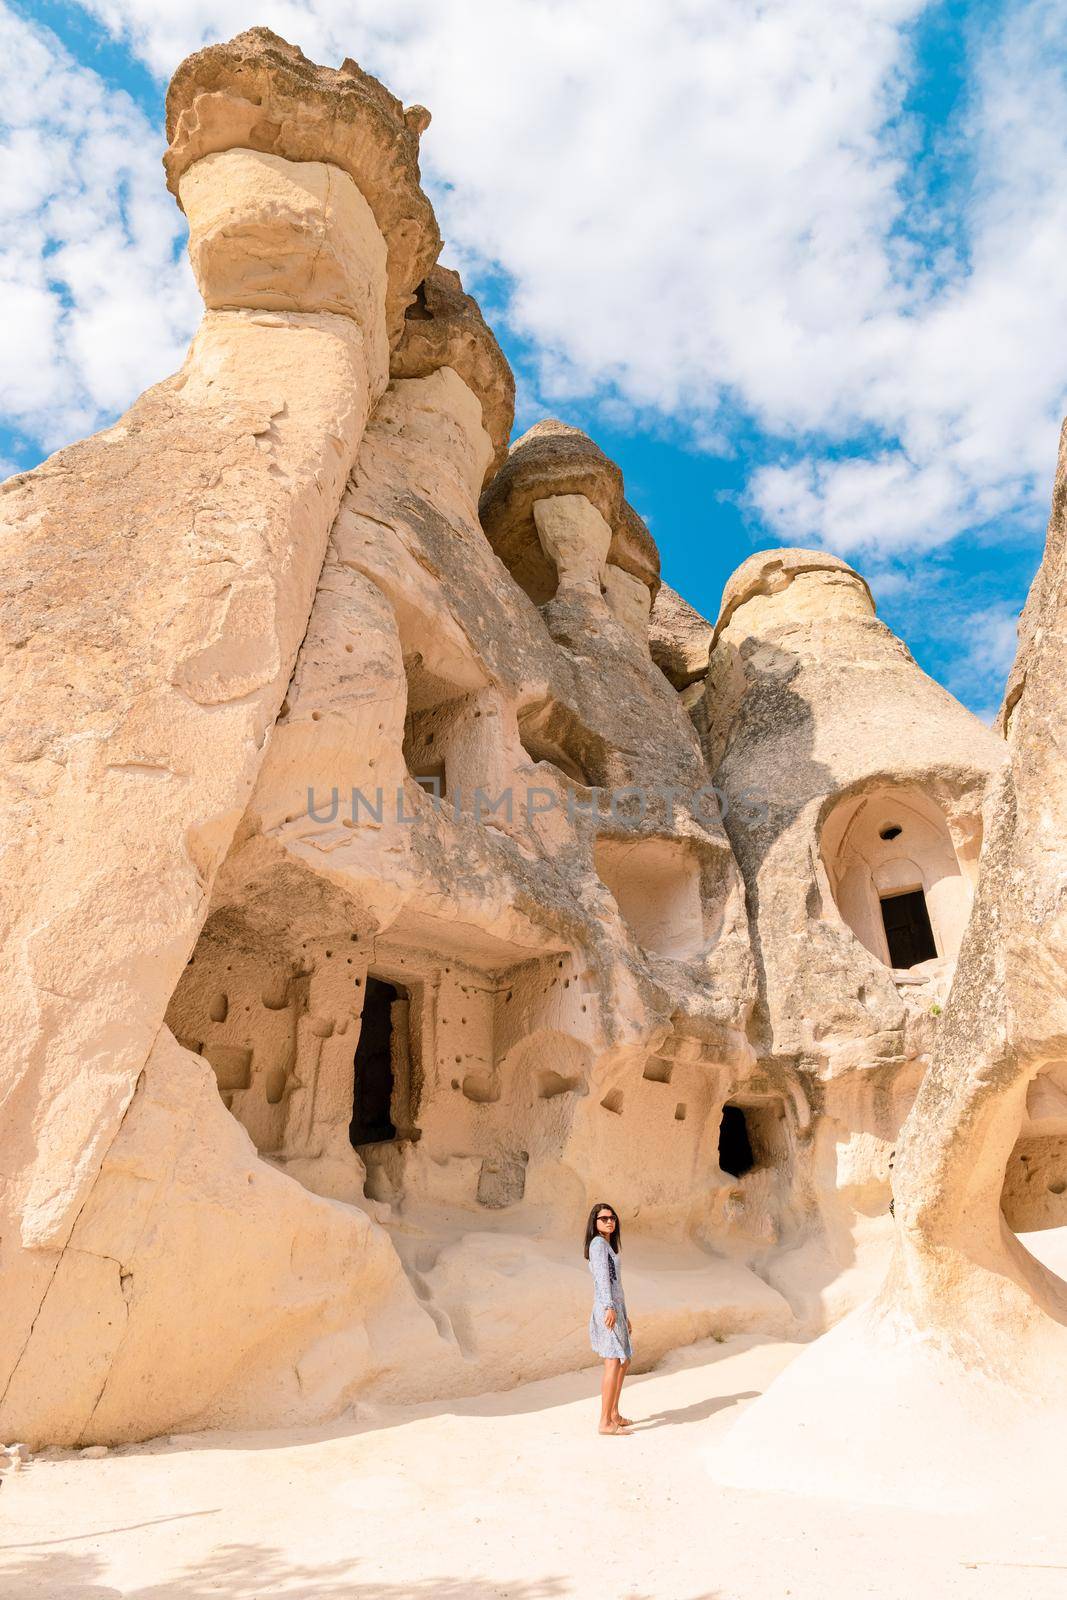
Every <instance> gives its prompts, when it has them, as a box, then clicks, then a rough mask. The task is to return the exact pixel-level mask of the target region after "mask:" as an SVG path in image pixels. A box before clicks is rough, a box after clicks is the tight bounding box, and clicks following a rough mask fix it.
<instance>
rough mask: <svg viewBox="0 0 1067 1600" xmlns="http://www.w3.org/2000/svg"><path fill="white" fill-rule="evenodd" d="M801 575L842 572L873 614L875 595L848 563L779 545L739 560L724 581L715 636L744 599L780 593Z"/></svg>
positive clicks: (824, 553) (825, 552)
mask: <svg viewBox="0 0 1067 1600" xmlns="http://www.w3.org/2000/svg"><path fill="white" fill-rule="evenodd" d="M801 572H845V573H847V574H848V576H849V577H850V578H854V579H855V580H856V582H857V583H858V584H859V585H860V587H861V588H862V589H863V591H864V593H865V594H866V596H867V599H868V600H869V601H870V605H871V611H872V612H873V611H874V596H873V595H872V594H871V591H870V589H869V588H868V586H867V581H866V579H865V578H862V577H861V576H860V574H859V573H858V572H857V571H856V570H855V568H854V567H850V566H849V564H848V562H847V561H842V559H841V557H840V556H834V555H831V554H830V552H829V551H828V550H798V549H793V548H790V547H788V546H782V547H781V548H779V549H777V550H757V552H756V554H755V555H754V556H749V558H748V560H747V561H742V563H741V565H740V566H739V567H738V568H737V570H736V572H734V573H733V574H732V575H731V577H729V578H728V579H727V580H726V587H725V589H724V590H723V592H722V605H721V606H720V607H719V620H718V622H717V623H716V626H715V631H716V633H721V632H722V630H723V628H725V627H726V624H727V623H728V622H729V620H730V618H731V617H732V616H733V614H734V612H735V611H736V610H737V609H738V607H739V606H743V605H744V603H745V601H746V600H751V599H752V598H753V597H754V596H755V595H759V594H777V593H778V592H779V591H780V590H782V589H785V588H788V586H789V584H790V583H792V581H793V579H794V578H795V577H796V576H797V575H798V574H799V573H801Z"/></svg>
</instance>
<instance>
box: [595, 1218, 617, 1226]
mask: <svg viewBox="0 0 1067 1600" xmlns="http://www.w3.org/2000/svg"><path fill="white" fill-rule="evenodd" d="M597 1221H598V1222H610V1223H611V1225H612V1227H614V1226H615V1218H614V1217H597Z"/></svg>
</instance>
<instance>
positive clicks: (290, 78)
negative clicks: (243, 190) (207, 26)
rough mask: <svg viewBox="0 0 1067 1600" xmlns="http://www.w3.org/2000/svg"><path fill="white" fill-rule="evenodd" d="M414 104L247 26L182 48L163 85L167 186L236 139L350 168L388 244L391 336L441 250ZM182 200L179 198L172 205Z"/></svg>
mask: <svg viewBox="0 0 1067 1600" xmlns="http://www.w3.org/2000/svg"><path fill="white" fill-rule="evenodd" d="M428 121H429V114H428V113H427V112H426V111H425V110H424V109H423V107H421V106H410V107H408V109H407V110H406V111H405V109H404V107H403V106H402V105H401V103H400V101H399V100H398V99H397V98H396V97H395V95H391V94H390V93H389V91H388V89H386V88H385V87H384V86H383V85H382V84H380V83H379V82H378V80H377V78H372V77H371V76H370V74H369V73H366V72H364V71H363V70H362V69H361V68H360V67H357V66H356V64H355V62H354V61H345V63H344V65H343V66H342V67H341V68H340V69H339V70H337V71H335V70H334V69H333V68H332V67H319V66H316V65H315V63H314V62H313V61H309V60H308V59H307V57H306V56H305V55H304V53H303V51H301V50H298V49H297V47H296V46H295V45H291V44H287V43H286V41H285V40H284V39H281V38H279V36H278V35H277V34H276V33H272V32H271V30H270V29H269V28H249V29H248V31H247V32H246V33H239V34H238V35H237V37H236V38H235V39H230V40H229V41H228V42H227V43H225V44H211V45H208V46H207V47H206V49H203V50H198V51H197V52H196V53H195V55H191V56H188V57H187V58H186V59H185V60H184V61H183V62H182V64H181V66H180V67H179V68H178V70H177V72H175V74H174V76H173V78H172V79H171V81H170V88H169V89H168V90H167V138H168V140H169V145H168V149H167V153H166V155H165V156H164V157H163V165H164V167H165V168H166V172H167V187H168V188H169V189H170V190H171V191H172V192H173V194H174V195H175V196H176V197H177V196H178V180H179V179H180V178H181V176H182V174H183V173H184V172H185V171H186V170H187V169H188V168H189V167H191V166H192V164H193V162H194V161H199V160H200V158H201V157H202V156H206V155H211V154H213V153H214V152H217V151H221V150H232V149H234V148H235V147H241V148H244V149H247V150H262V151H265V152H266V153H267V154H268V155H276V156H284V157H285V159H286V160H288V161H326V162H330V163H332V165H334V166H336V167H340V168H341V169H342V171H344V172H347V173H348V174H349V176H350V177H351V178H352V179H353V181H354V182H355V184H356V187H357V188H358V189H359V191H360V193H361V194H362V195H363V197H364V199H365V200H366V201H367V203H368V205H369V206H370V208H371V210H372V211H373V212H374V219H375V221H376V222H377V224H378V227H379V228H380V230H381V233H382V236H383V238H384V239H385V242H386V245H387V247H388V251H389V263H388V290H387V297H386V322H387V326H388V329H389V342H390V344H391V345H395V344H396V342H397V340H398V339H399V337H400V334H401V332H402V331H403V319H404V309H405V307H406V306H407V305H408V303H409V301H410V300H411V297H412V295H413V294H414V292H415V290H416V288H417V287H418V285H419V284H420V283H421V282H422V281H423V279H424V278H425V277H426V274H427V273H428V272H429V270H430V268H431V266H432V265H433V263H434V262H435V261H436V260H437V256H438V254H439V252H440V249H441V235H440V233H439V231H438V227H437V219H436V218H435V216H434V213H433V207H432V206H431V204H430V202H429V200H428V199H427V198H426V196H425V195H424V194H423V192H422V187H421V184H420V178H419V134H420V132H421V131H422V129H423V128H424V127H425V126H426V124H427V122H428ZM180 203H181V202H180V199H179V204H180Z"/></svg>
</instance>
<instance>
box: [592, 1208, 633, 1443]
mask: <svg viewBox="0 0 1067 1600" xmlns="http://www.w3.org/2000/svg"><path fill="white" fill-rule="evenodd" d="M621 1249H622V1234H621V1232H620V1229H619V1218H618V1216H617V1214H616V1212H615V1209H614V1207H613V1206H609V1205H607V1204H606V1202H604V1201H601V1203H600V1204H599V1205H595V1206H594V1207H593V1209H592V1211H590V1213H589V1221H588V1223H587V1224H586V1229H585V1259H586V1260H587V1261H588V1263H589V1270H590V1272H591V1273H592V1274H593V1285H594V1299H593V1312H592V1315H591V1317H590V1318H589V1343H590V1344H591V1345H592V1347H593V1349H594V1351H595V1352H596V1354H597V1355H598V1356H603V1357H604V1381H603V1383H602V1384H601V1388H600V1431H601V1433H622V1432H623V1431H624V1430H625V1429H626V1428H629V1427H631V1426H632V1424H631V1422H630V1419H629V1417H622V1416H620V1415H619V1395H620V1394H621V1393H622V1380H623V1379H624V1378H625V1376H626V1374H627V1372H628V1371H629V1367H630V1361H631V1359H632V1357H633V1351H632V1349H631V1348H630V1334H631V1333H632V1332H633V1328H632V1327H631V1325H630V1319H629V1318H628V1317H627V1315H626V1300H625V1298H624V1297H623V1292H622V1278H621V1277H620V1275H619V1251H620V1250H621Z"/></svg>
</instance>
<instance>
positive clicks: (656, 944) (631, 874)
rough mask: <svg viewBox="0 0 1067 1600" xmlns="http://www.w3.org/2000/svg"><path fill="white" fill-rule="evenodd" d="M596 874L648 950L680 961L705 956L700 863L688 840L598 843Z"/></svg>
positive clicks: (613, 840) (637, 937)
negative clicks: (703, 951)
mask: <svg viewBox="0 0 1067 1600" xmlns="http://www.w3.org/2000/svg"><path fill="white" fill-rule="evenodd" d="M596 870H597V874H598V876H599V877H600V880H601V882H602V883H603V884H604V885H605V887H606V888H608V889H609V890H610V891H611V893H612V895H613V897H614V899H615V903H616V905H617V906H618V908H619V911H620V913H621V915H622V918H623V921H624V922H626V923H627V924H628V925H629V928H630V931H631V932H632V934H633V936H634V938H635V939H636V941H637V943H638V944H639V945H641V947H642V948H643V949H645V950H651V951H653V952H654V953H655V954H656V955H661V956H670V957H672V958H673V959H674V960H676V961H684V960H686V959H687V958H689V957H691V956H695V955H698V954H699V953H700V951H701V950H702V949H703V946H704V918H703V912H702V909H701V903H700V863H699V861H698V860H697V856H696V854H695V852H694V851H693V850H692V849H691V848H690V846H689V845H687V844H686V843H684V841H682V840H678V839H599V840H598V841H597V846H596Z"/></svg>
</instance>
